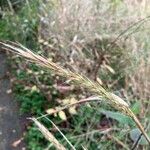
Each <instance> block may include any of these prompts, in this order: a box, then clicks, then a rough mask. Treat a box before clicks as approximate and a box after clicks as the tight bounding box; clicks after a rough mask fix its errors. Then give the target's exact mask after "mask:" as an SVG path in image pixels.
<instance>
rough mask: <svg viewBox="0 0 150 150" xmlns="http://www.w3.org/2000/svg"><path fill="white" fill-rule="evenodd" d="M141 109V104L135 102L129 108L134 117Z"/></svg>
mask: <svg viewBox="0 0 150 150" xmlns="http://www.w3.org/2000/svg"><path fill="white" fill-rule="evenodd" d="M140 108H141V103H140V102H139V101H137V102H135V103H134V104H133V106H132V108H131V110H132V111H133V113H134V114H135V115H137V114H139V113H140V110H141V109H140Z"/></svg>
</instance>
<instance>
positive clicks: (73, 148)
mask: <svg viewBox="0 0 150 150" xmlns="http://www.w3.org/2000/svg"><path fill="white" fill-rule="evenodd" d="M45 118H46V117H45ZM46 119H47V120H48V121H50V122H51V124H52V125H53V126H54V127H55V128H56V129H57V130H58V132H59V133H60V134H61V135H62V136H63V138H64V139H65V140H66V141H67V143H68V144H69V145H70V147H71V149H72V150H76V149H75V147H74V146H73V145H72V144H71V143H70V141H69V140H68V139H67V137H66V136H65V135H64V134H63V133H62V132H61V131H60V129H59V128H58V127H57V126H56V125H55V123H54V122H53V121H51V120H50V119H49V118H46Z"/></svg>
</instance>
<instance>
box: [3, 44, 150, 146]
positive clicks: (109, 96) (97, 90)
mask: <svg viewBox="0 0 150 150" xmlns="http://www.w3.org/2000/svg"><path fill="white" fill-rule="evenodd" d="M1 45H2V48H3V49H5V50H9V51H12V52H14V53H16V54H18V55H20V56H23V57H24V58H26V59H27V60H29V61H31V62H34V63H37V64H38V65H40V66H42V67H45V68H47V69H50V70H52V71H54V72H55V73H56V74H58V75H60V76H63V77H65V78H67V79H68V80H70V81H71V82H72V83H74V84H75V85H77V86H82V87H84V88H86V89H87V90H88V91H90V92H92V93H94V94H97V95H98V96H102V97H103V99H104V100H106V102H108V103H109V104H110V105H111V106H112V107H114V108H115V109H116V110H119V111H120V112H122V113H124V114H125V115H127V116H129V117H131V118H132V119H133V121H134V122H135V123H136V125H137V126H138V128H139V129H140V131H141V132H142V134H143V135H144V136H145V138H146V139H147V141H148V142H149V144H150V138H149V137H148V135H147V134H146V132H145V131H144V128H143V126H142V125H141V123H140V122H139V120H138V119H137V117H136V116H135V115H134V113H133V112H132V111H131V109H130V107H129V105H128V104H127V103H126V102H125V101H124V100H123V99H121V98H120V97H118V96H117V95H115V94H113V93H110V92H108V91H107V90H105V89H104V88H103V87H102V86H101V85H100V84H99V83H98V82H93V81H91V80H90V79H88V78H87V77H86V76H83V75H80V74H78V73H74V72H72V71H70V70H66V69H64V68H62V67H61V66H59V65H57V64H56V63H53V62H51V61H49V60H47V59H46V58H44V57H42V56H40V55H38V54H35V53H33V52H32V51H31V50H29V49H27V48H25V47H23V46H22V45H20V44H16V43H12V44H11V45H10V44H5V43H1Z"/></svg>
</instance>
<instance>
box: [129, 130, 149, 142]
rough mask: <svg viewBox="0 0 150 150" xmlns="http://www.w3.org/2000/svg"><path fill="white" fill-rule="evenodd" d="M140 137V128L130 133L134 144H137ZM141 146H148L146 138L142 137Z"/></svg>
mask: <svg viewBox="0 0 150 150" xmlns="http://www.w3.org/2000/svg"><path fill="white" fill-rule="evenodd" d="M140 135H141V131H140V130H139V129H138V128H135V129H133V130H131V131H130V137H131V139H132V140H133V141H134V142H136V141H137V140H138V138H139V136H140ZM139 144H140V145H148V142H147V140H146V139H145V137H144V136H142V137H141V139H140V140H139Z"/></svg>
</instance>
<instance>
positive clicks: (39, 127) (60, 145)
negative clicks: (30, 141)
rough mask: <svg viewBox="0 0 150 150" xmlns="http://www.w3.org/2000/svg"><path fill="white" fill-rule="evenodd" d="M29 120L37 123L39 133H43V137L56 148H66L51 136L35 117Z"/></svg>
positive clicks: (63, 149)
mask: <svg viewBox="0 0 150 150" xmlns="http://www.w3.org/2000/svg"><path fill="white" fill-rule="evenodd" d="M31 120H33V121H34V123H35V124H36V125H37V127H38V129H39V130H40V131H41V133H42V134H43V135H44V137H45V138H46V139H47V140H48V141H50V142H51V143H53V145H54V146H55V148H56V149H58V150H66V148H65V147H64V146H63V145H62V144H60V143H59V142H58V140H57V139H56V138H55V137H54V136H53V134H52V133H51V132H49V131H48V129H47V128H45V127H44V126H43V125H42V124H41V123H40V122H39V121H38V120H37V119H35V118H31Z"/></svg>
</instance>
